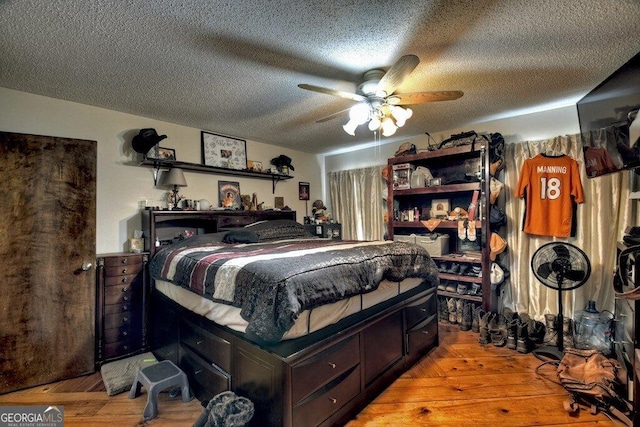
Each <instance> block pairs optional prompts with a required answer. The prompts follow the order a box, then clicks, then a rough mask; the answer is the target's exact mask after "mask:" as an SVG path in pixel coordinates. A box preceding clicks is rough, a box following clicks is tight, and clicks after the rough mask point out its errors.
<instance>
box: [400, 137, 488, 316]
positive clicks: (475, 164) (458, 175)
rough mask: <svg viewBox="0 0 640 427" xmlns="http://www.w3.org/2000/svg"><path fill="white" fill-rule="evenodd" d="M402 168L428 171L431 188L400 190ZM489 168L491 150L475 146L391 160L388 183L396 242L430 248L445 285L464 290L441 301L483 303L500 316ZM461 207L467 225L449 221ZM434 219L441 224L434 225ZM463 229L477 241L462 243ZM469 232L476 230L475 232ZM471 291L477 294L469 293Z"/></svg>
mask: <svg viewBox="0 0 640 427" xmlns="http://www.w3.org/2000/svg"><path fill="white" fill-rule="evenodd" d="M407 164H408V165H410V166H409V167H407V166H406V165H407ZM398 165H402V170H403V171H404V170H408V171H411V170H414V169H416V168H418V167H423V168H427V169H429V171H430V172H431V174H432V175H433V177H434V179H432V180H430V181H429V182H426V183H425V185H427V186H425V187H415V188H402V189H400V188H398V186H397V182H394V179H393V176H394V174H393V173H394V170H395V171H397V170H398V168H397V166H398ZM488 165H489V154H488V151H487V150H486V147H484V146H471V145H465V146H460V147H454V148H448V149H441V150H437V151H428V152H421V153H418V154H413V155H408V156H401V157H394V158H390V159H388V162H387V166H388V172H389V176H390V177H391V179H389V182H388V192H389V196H388V198H387V210H388V217H389V221H388V224H387V226H388V230H387V234H388V237H389V238H390V239H393V240H404V241H411V242H415V243H418V244H421V245H423V246H425V247H426V248H427V249H428V250H429V253H430V254H431V255H432V257H433V258H434V260H435V261H436V263H437V264H438V265H439V267H441V273H440V278H441V280H442V281H443V282H446V283H447V284H452V283H453V284H456V285H457V284H462V285H463V286H460V288H459V289H458V287H457V286H456V291H454V292H451V291H444V290H439V291H438V294H439V295H442V296H446V297H454V298H461V299H464V300H467V301H471V302H475V303H481V304H482V306H483V308H484V309H485V310H495V309H497V294H496V293H495V292H494V293H493V294H495V295H492V292H491V284H490V281H489V277H490V275H489V272H490V265H491V261H490V258H489V248H488V244H487V243H488V236H490V230H489V221H488V213H489V210H488V208H489V203H488V200H487V198H488V195H489V168H488ZM409 179H410V178H409ZM394 184H396V185H394ZM474 200H475V203H472V202H473V201H474ZM457 207H459V208H461V209H462V210H463V214H464V213H465V212H468V213H469V215H468V217H467V219H466V220H465V219H464V215H463V217H462V218H460V221H465V222H463V223H460V222H459V220H458V218H457V217H453V216H450V215H447V214H450V213H451V211H453V210H454V209H455V208H457ZM443 213H444V215H443ZM432 219H436V220H437V221H438V222H436V223H433V221H429V220H432ZM461 225H463V226H464V230H465V231H464V232H465V235H467V233H468V235H469V236H473V239H474V240H470V239H468V238H466V239H464V240H462V239H460V237H459V235H460V226H461ZM427 227H429V228H427ZM468 227H472V228H473V232H471V231H469V229H468ZM407 236H408V237H407ZM463 243H464V244H463ZM453 265H457V267H452V266H453ZM443 267H448V270H447V268H443ZM447 271H448V272H447ZM474 284H475V286H474ZM465 285H466V286H465ZM465 288H466V291H465ZM472 289H473V290H474V292H471V293H470V291H471V290H472ZM459 291H464V292H465V293H459Z"/></svg>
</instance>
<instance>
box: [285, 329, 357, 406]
mask: <svg viewBox="0 0 640 427" xmlns="http://www.w3.org/2000/svg"><path fill="white" fill-rule="evenodd" d="M359 362H360V340H359V339H358V335H354V336H352V337H350V338H347V339H345V340H344V341H342V342H339V343H337V344H335V345H334V346H332V347H330V348H328V349H327V350H324V351H322V352H320V353H318V354H315V355H313V356H312V357H310V358H308V359H307V360H305V361H303V362H302V363H300V364H297V365H295V366H293V367H292V378H293V380H292V384H291V390H292V400H293V402H294V403H297V402H299V401H300V400H302V399H304V398H305V397H307V396H308V395H309V394H311V393H313V392H314V391H315V390H316V389H318V388H319V387H320V386H322V385H323V384H326V383H327V382H329V381H330V380H332V379H334V378H336V377H337V376H339V375H340V374H342V373H343V372H345V371H347V370H348V369H349V368H351V367H353V366H356V365H357V364H358V363H359Z"/></svg>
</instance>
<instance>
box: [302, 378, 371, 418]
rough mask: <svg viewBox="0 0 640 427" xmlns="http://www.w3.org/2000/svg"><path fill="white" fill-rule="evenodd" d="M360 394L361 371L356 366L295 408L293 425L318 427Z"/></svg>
mask: <svg viewBox="0 0 640 427" xmlns="http://www.w3.org/2000/svg"><path fill="white" fill-rule="evenodd" d="M359 393H360V369H359V367H358V366H354V367H352V368H351V369H349V370H347V371H346V372H344V373H342V375H340V376H338V377H337V378H335V379H334V380H332V381H330V382H329V383H327V384H326V385H325V386H324V387H322V388H320V389H318V390H317V391H316V392H314V393H313V394H311V395H310V396H308V397H307V398H306V399H303V400H302V401H301V402H298V403H297V404H294V406H293V423H292V425H294V426H296V427H298V426H317V425H318V424H320V423H321V422H322V421H324V420H326V419H327V418H329V417H330V416H331V415H333V414H334V413H335V412H336V411H338V410H339V409H340V408H342V407H343V406H344V405H345V404H346V403H347V402H349V401H350V400H351V399H353V398H354V397H356V396H357V395H358V394H359Z"/></svg>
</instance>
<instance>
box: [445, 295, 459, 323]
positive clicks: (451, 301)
mask: <svg viewBox="0 0 640 427" xmlns="http://www.w3.org/2000/svg"><path fill="white" fill-rule="evenodd" d="M447 310H449V323H451V324H453V325H455V324H456V322H457V316H456V298H447Z"/></svg>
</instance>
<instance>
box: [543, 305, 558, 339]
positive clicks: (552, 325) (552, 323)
mask: <svg viewBox="0 0 640 427" xmlns="http://www.w3.org/2000/svg"><path fill="white" fill-rule="evenodd" d="M544 327H545V333H544V338H543V340H544V343H545V344H547V345H550V346H553V347H555V346H557V345H558V333H557V332H556V315H555V314H548V313H547V314H545V315H544Z"/></svg>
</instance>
